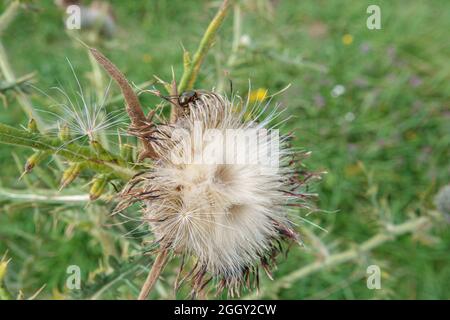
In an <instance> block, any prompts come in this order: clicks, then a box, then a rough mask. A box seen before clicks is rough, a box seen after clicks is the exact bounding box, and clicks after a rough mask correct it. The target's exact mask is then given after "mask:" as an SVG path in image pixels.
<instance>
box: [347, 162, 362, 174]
mask: <svg viewBox="0 0 450 320" xmlns="http://www.w3.org/2000/svg"><path fill="white" fill-rule="evenodd" d="M361 171H362V168H361V166H360V165H359V164H358V163H355V164H350V165H348V166H346V167H345V175H346V176H347V177H353V176H357V175H359V174H360V173H361Z"/></svg>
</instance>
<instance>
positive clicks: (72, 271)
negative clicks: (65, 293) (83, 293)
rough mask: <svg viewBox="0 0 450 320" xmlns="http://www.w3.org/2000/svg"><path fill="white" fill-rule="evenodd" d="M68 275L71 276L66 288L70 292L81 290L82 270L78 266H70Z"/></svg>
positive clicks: (68, 278)
mask: <svg viewBox="0 0 450 320" xmlns="http://www.w3.org/2000/svg"><path fill="white" fill-rule="evenodd" d="M66 273H67V274H68V275H69V276H68V277H67V279H66V287H67V289H69V290H80V289H81V269H80V267H79V266H77V265H70V266H68V267H67V269H66Z"/></svg>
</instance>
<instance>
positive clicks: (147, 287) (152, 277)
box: [138, 250, 169, 300]
mask: <svg viewBox="0 0 450 320" xmlns="http://www.w3.org/2000/svg"><path fill="white" fill-rule="evenodd" d="M168 255H169V251H168V250H162V251H161V252H160V253H158V255H157V256H156V259H155V262H154V263H153V266H152V269H151V270H150V272H149V274H148V276H147V279H146V280H145V282H144V285H143V286H142V289H141V292H140V293H139V297H138V300H145V299H147V297H148V295H149V293H150V291H152V289H153V286H154V285H155V283H156V281H157V280H158V278H159V275H160V274H161V272H162V271H163V269H164V267H165V266H166V263H167V257H168Z"/></svg>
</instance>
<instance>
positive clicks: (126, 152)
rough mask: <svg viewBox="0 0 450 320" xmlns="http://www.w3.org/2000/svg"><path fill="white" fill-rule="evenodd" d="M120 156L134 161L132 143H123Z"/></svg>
mask: <svg viewBox="0 0 450 320" xmlns="http://www.w3.org/2000/svg"><path fill="white" fill-rule="evenodd" d="M120 156H121V157H122V159H123V160H125V161H126V162H127V163H132V162H134V159H133V147H132V146H131V145H129V144H122V145H121V146H120Z"/></svg>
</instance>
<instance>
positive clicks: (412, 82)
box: [409, 75, 423, 88]
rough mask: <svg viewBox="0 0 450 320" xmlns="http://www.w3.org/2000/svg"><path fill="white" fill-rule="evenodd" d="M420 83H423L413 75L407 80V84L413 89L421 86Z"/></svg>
mask: <svg viewBox="0 0 450 320" xmlns="http://www.w3.org/2000/svg"><path fill="white" fill-rule="evenodd" d="M422 82H423V81H422V79H421V78H420V77H419V76H417V75H413V76H412V77H411V78H409V84H410V85H411V87H413V88H417V87H418V86H420V85H421V84H422Z"/></svg>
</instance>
